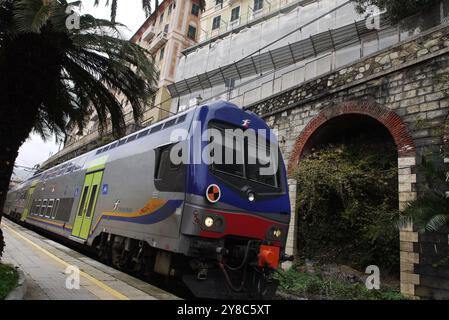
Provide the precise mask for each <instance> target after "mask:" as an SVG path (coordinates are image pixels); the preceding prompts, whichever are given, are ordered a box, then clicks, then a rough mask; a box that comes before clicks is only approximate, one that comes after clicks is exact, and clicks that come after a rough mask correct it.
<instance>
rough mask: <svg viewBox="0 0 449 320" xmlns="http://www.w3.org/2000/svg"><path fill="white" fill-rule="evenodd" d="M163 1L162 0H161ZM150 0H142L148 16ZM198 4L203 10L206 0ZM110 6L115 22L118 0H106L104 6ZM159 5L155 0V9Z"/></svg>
mask: <svg viewBox="0 0 449 320" xmlns="http://www.w3.org/2000/svg"><path fill="white" fill-rule="evenodd" d="M100 1H101V0H95V5H96V6H98V5H99V4H100ZM162 1H163V0H162ZM151 3H152V0H142V9H143V10H144V11H145V15H146V16H147V17H148V16H149V15H150V14H151V12H152V11H153V7H152V4H151ZM198 4H199V6H200V9H201V10H202V11H204V9H205V8H206V0H199V1H198ZM109 5H110V6H111V21H112V22H115V18H116V16H117V5H118V0H106V6H109ZM158 7H159V0H155V5H154V8H155V9H157V8H158Z"/></svg>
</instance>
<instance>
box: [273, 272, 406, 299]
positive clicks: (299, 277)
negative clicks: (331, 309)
mask: <svg viewBox="0 0 449 320" xmlns="http://www.w3.org/2000/svg"><path fill="white" fill-rule="evenodd" d="M276 278H277V279H278V280H279V286H280V290H281V291H284V292H288V293H290V294H294V295H297V296H299V297H302V298H306V299H329V300H402V299H406V297H404V296H403V295H402V294H401V293H399V292H398V291H397V290H394V289H392V288H382V287H381V289H380V290H368V289H367V288H366V287H365V286H364V285H363V284H361V283H346V282H343V281H338V280H334V279H326V278H323V277H322V276H321V275H311V274H308V273H301V272H297V271H296V270H294V269H293V268H291V269H289V270H287V271H284V272H281V273H280V274H278V275H276Z"/></svg>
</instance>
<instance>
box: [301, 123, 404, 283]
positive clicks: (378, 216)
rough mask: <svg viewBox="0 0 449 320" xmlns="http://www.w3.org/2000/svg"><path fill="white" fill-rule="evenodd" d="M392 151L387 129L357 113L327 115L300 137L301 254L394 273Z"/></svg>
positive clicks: (396, 249)
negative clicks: (303, 138)
mask: <svg viewBox="0 0 449 320" xmlns="http://www.w3.org/2000/svg"><path fill="white" fill-rule="evenodd" d="M397 161H398V153H397V147H396V145H395V142H394V139H393V137H392V136H391V134H390V132H389V131H388V129H387V128H386V127H385V126H384V125H383V124H382V123H381V122H379V121H378V120H376V119H374V118H372V117H370V116H367V115H363V114H346V115H340V116H337V117H334V118H331V119H329V120H328V121H327V122H325V123H324V124H323V125H321V126H320V127H319V128H318V129H316V131H315V132H314V133H313V134H312V135H311V137H310V138H309V140H308V141H307V143H306V145H305V148H304V151H303V154H302V156H301V159H300V161H299V166H298V169H297V170H296V172H295V175H296V179H297V182H298V186H297V190H298V191H297V192H298V195H297V199H298V200H297V201H298V202H297V214H298V219H297V221H298V224H297V227H298V228H297V230H298V234H297V249H298V253H299V256H300V258H301V260H306V261H307V260H308V261H313V262H316V263H319V264H336V265H345V266H349V267H351V268H353V269H356V270H358V271H361V272H364V271H365V269H366V267H367V266H369V265H376V266H378V267H379V269H380V271H381V273H383V279H389V280H391V281H393V282H396V281H397V279H398V278H399V232H398V229H397V227H396V222H397V218H398V215H399V210H398V201H399V199H398V176H397V174H398V172H397Z"/></svg>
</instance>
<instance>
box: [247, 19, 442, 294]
mask: <svg viewBox="0 0 449 320" xmlns="http://www.w3.org/2000/svg"><path fill="white" fill-rule="evenodd" d="M448 79H449V27H447V26H442V27H439V28H435V29H433V30H430V31H429V32H426V33H423V34H422V35H420V36H419V37H416V38H412V39H411V40H409V41H407V42H402V43H399V44H398V45H396V46H394V47H390V48H388V49H386V50H383V51H380V52H379V53H377V54H375V55H372V56H368V57H366V58H363V59H361V60H358V61H356V62H355V63H354V64H353V65H351V66H346V67H344V68H341V69H337V70H334V71H332V72H331V73H328V74H326V75H324V76H322V77H320V78H317V79H312V80H310V81H308V82H305V83H302V84H301V85H298V86H297V87H294V88H292V89H289V90H287V91H284V92H281V93H279V94H278V95H275V96H271V97H269V98H267V99H265V100H261V101H258V102H256V103H254V104H252V105H249V106H247V107H246V108H247V109H248V110H250V111H253V112H255V113H257V114H259V115H261V116H262V117H263V118H264V119H265V120H266V121H267V123H268V124H269V125H270V126H271V127H272V128H275V129H277V130H278V136H279V140H280V141H281V143H280V147H281V151H282V153H283V156H284V158H285V159H286V165H288V167H289V169H292V168H294V167H295V166H296V165H297V164H298V162H299V161H300V158H301V155H302V153H303V152H304V150H305V149H306V148H307V144H308V143H309V141H310V140H311V138H312V137H313V135H314V133H315V132H316V131H317V129H318V128H320V127H321V126H322V125H323V124H325V123H327V122H328V121H329V120H331V119H334V118H336V117H338V116H341V115H345V114H361V115H366V116H369V117H371V118H374V119H376V120H378V121H379V122H380V123H382V124H383V125H384V126H385V127H386V128H387V129H388V131H389V132H390V134H391V136H392V138H393V139H394V140H395V143H396V145H397V148H398V150H397V151H398V166H399V175H398V182H399V190H398V192H399V203H398V206H399V208H400V209H403V208H404V207H405V206H406V205H407V202H409V201H411V200H414V199H416V197H417V190H419V184H420V182H421V181H422V177H420V176H419V173H417V172H416V164H419V162H420V161H421V156H422V155H423V154H434V155H436V154H441V152H442V151H447V150H448V149H449V125H448V124H449V123H448V119H447V118H448V113H449V98H448V97H449V81H448ZM436 161H441V160H436ZM440 164H441V163H440ZM289 184H290V195H291V198H292V212H295V211H294V209H295V207H294V205H295V201H296V185H295V181H294V180H289ZM296 223H297V221H296V217H295V215H293V216H292V219H291V229H290V232H289V237H288V241H287V248H288V250H287V251H288V253H289V254H294V253H295V248H296ZM415 231H416V230H414V229H413V228H409V229H407V230H402V231H401V232H400V238H401V252H400V256H401V290H402V292H403V293H404V294H408V295H411V296H420V297H423V298H449V287H448V285H447V284H448V283H449V274H448V269H449V267H448V266H447V265H446V266H440V267H438V266H434V267H433V266H430V265H429V263H428V261H431V260H432V259H431V258H429V255H431V256H432V255H435V254H434V253H432V251H431V250H429V251H428V252H427V253H425V252H423V251H420V250H419V248H420V245H421V244H422V241H424V240H423V239H422V237H420V236H418V233H417V232H415ZM443 238H444V239H445V240H444V239H443V240H444V241H443V240H441V239H439V240H438V242H437V243H432V242H430V243H431V244H436V245H437V246H439V248H440V249H441V250H443V251H444V250H447V247H448V245H449V241H448V236H447V234H445V236H443ZM434 240H435V239H434ZM426 243H427V244H429V243H428V242H426ZM427 244H426V245H427ZM429 248H430V244H429Z"/></svg>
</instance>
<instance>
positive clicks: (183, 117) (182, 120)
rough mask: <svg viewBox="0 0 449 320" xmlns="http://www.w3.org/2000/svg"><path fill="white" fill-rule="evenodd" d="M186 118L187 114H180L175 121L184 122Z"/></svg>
mask: <svg viewBox="0 0 449 320" xmlns="http://www.w3.org/2000/svg"><path fill="white" fill-rule="evenodd" d="M186 118H187V114H183V115H182V116H180V117H178V122H176V123H181V122H184V121H185V120H186Z"/></svg>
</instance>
